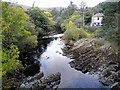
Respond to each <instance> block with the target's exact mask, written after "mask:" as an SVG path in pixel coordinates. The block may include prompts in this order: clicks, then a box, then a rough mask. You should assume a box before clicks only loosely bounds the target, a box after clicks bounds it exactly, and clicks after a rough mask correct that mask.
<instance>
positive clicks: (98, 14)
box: [94, 13, 104, 17]
mask: <svg viewBox="0 0 120 90" xmlns="http://www.w3.org/2000/svg"><path fill="white" fill-rule="evenodd" d="M103 16H104V14H103V13H96V14H95V15H94V17H103Z"/></svg>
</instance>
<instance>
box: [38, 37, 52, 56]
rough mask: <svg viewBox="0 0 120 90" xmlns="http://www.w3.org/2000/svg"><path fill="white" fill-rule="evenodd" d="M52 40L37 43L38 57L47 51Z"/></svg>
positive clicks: (42, 40)
mask: <svg viewBox="0 0 120 90" xmlns="http://www.w3.org/2000/svg"><path fill="white" fill-rule="evenodd" d="M52 40H53V39H52V38H44V39H40V40H39V41H38V47H37V49H38V53H37V54H38V55H39V56H40V55H41V54H42V53H43V52H45V50H46V49H47V46H48V44H49V43H50V42H51V41H52Z"/></svg>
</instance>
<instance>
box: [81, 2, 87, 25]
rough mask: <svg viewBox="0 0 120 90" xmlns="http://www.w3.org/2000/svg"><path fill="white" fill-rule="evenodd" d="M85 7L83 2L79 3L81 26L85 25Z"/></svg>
mask: <svg viewBox="0 0 120 90" xmlns="http://www.w3.org/2000/svg"><path fill="white" fill-rule="evenodd" d="M85 7H86V3H85V2H84V1H81V3H80V9H81V10H82V25H83V26H84V25H85V20H84V9H85Z"/></svg>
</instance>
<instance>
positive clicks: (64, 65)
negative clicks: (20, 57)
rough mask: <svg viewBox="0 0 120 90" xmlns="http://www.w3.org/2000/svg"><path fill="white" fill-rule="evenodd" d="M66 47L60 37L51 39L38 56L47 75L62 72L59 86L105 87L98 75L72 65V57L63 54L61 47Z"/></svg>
mask: <svg viewBox="0 0 120 90" xmlns="http://www.w3.org/2000/svg"><path fill="white" fill-rule="evenodd" d="M63 47H64V43H62V41H61V39H60V38H57V39H54V40H53V41H51V42H50V43H49V44H48V46H47V48H46V50H45V52H44V53H43V54H42V55H41V57H39V58H38V60H39V61H40V62H41V70H42V71H43V72H44V74H45V76H48V75H49V74H52V73H56V72H60V73H61V83H60V85H59V88H104V86H103V85H102V84H101V83H100V82H99V81H98V80H97V78H98V77H97V76H95V75H94V76H92V75H88V74H83V73H82V72H80V71H77V70H75V69H73V68H71V67H70V65H69V64H68V63H69V62H70V59H69V58H67V57H66V56H62V53H63V52H62V50H61V48H63Z"/></svg>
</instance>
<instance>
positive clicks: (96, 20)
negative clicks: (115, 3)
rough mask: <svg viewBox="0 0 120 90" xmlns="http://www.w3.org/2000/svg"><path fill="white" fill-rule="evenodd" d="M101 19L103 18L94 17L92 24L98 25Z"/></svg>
mask: <svg viewBox="0 0 120 90" xmlns="http://www.w3.org/2000/svg"><path fill="white" fill-rule="evenodd" d="M98 18H99V20H98ZM102 19H103V17H94V19H93V22H94V23H98V22H99V23H101V22H102Z"/></svg>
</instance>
